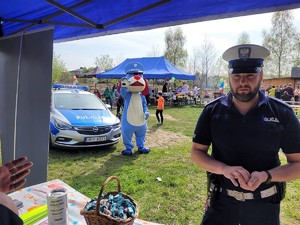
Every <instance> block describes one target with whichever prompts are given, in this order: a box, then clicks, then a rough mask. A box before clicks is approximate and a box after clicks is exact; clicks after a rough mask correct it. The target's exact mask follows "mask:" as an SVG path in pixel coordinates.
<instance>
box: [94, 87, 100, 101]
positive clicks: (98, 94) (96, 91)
mask: <svg viewBox="0 0 300 225" xmlns="http://www.w3.org/2000/svg"><path fill="white" fill-rule="evenodd" d="M94 95H96V96H97V97H98V98H100V99H101V93H100V92H99V90H98V89H97V88H96V89H95V90H94Z"/></svg>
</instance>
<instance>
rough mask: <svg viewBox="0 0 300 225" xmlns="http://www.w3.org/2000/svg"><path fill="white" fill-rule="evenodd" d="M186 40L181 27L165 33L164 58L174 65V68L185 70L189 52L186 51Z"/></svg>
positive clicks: (170, 29)
mask: <svg viewBox="0 0 300 225" xmlns="http://www.w3.org/2000/svg"><path fill="white" fill-rule="evenodd" d="M185 42H186V38H185V37H184V35H183V32H182V29H181V27H176V28H174V29H172V28H169V29H168V30H167V31H166V33H165V44H166V50H165V52H164V56H165V57H166V58H167V59H168V60H169V61H170V62H171V63H173V65H174V66H178V67H181V68H185V65H186V60H187V56H188V53H187V50H185V49H184V44H185Z"/></svg>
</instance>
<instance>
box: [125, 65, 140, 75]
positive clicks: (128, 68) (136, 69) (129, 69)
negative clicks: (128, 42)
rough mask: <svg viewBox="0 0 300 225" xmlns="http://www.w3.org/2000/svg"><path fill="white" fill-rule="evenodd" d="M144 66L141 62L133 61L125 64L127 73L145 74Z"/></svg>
mask: <svg viewBox="0 0 300 225" xmlns="http://www.w3.org/2000/svg"><path fill="white" fill-rule="evenodd" d="M143 71H144V66H143V64H142V63H139V62H131V63H128V64H127V65H126V66H125V72H126V73H127V74H143Z"/></svg>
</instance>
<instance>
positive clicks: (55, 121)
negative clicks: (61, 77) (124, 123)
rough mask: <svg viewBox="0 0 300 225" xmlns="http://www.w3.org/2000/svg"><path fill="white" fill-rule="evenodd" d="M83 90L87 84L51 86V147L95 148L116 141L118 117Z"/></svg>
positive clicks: (96, 98) (119, 129)
mask: <svg viewBox="0 0 300 225" xmlns="http://www.w3.org/2000/svg"><path fill="white" fill-rule="evenodd" d="M87 90H88V87H87V86H79V85H61V84H56V85H53V89H52V95H51V96H52V97H51V109H50V145H51V146H52V147H67V148H69V147H70V148H79V147H80V148H82V147H98V146H110V145H114V144H116V143H118V142H119V140H120V137H121V128H120V120H119V119H118V118H117V117H116V116H115V115H113V114H112V113H111V111H110V110H109V108H108V107H107V105H105V104H104V103H103V102H102V101H101V100H100V99H99V98H98V97H97V96H96V95H94V94H92V93H90V92H88V91H87Z"/></svg>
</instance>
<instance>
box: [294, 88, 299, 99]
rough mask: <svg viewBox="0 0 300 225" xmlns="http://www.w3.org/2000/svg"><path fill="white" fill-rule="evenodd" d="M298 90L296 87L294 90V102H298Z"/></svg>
mask: <svg viewBox="0 0 300 225" xmlns="http://www.w3.org/2000/svg"><path fill="white" fill-rule="evenodd" d="M299 95H300V88H299V86H297V87H296V88H295V90H294V99H295V102H299Z"/></svg>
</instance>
